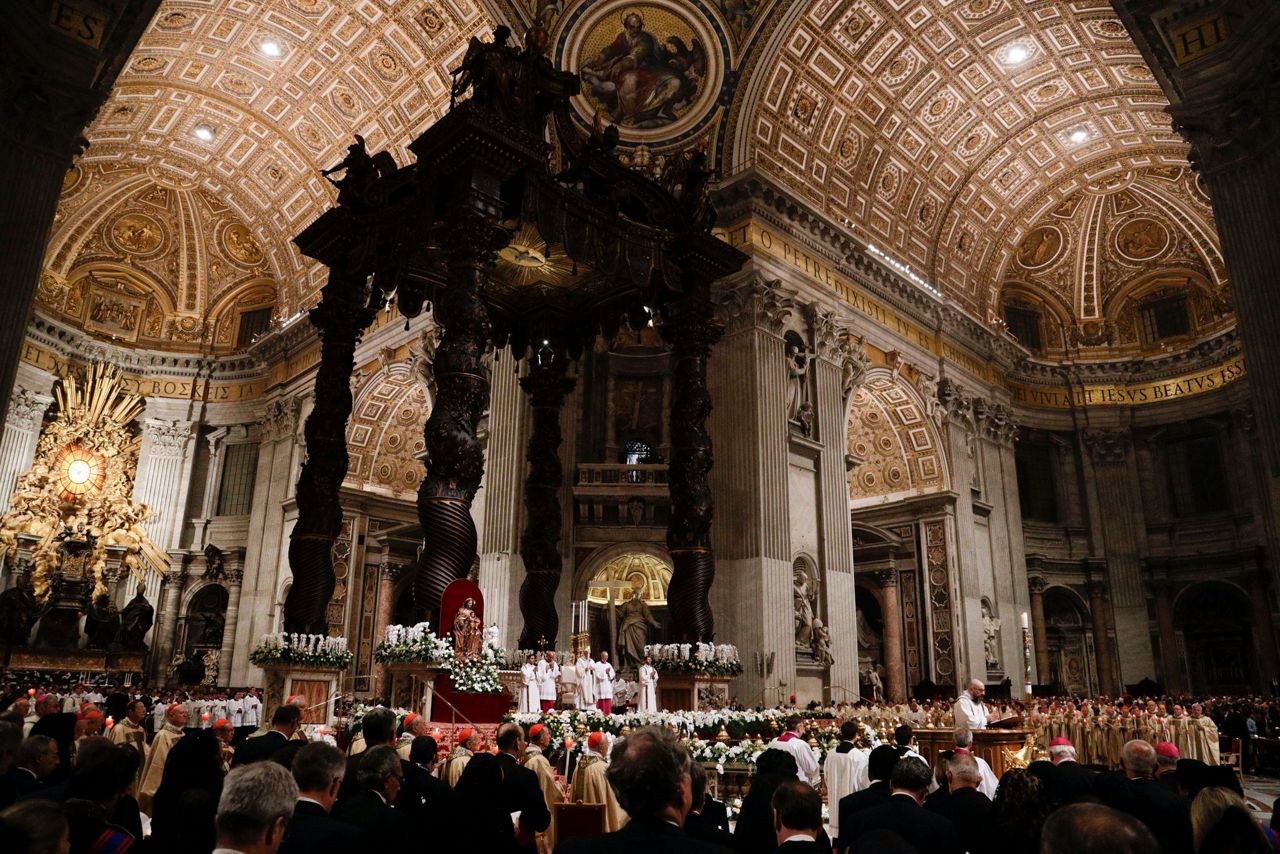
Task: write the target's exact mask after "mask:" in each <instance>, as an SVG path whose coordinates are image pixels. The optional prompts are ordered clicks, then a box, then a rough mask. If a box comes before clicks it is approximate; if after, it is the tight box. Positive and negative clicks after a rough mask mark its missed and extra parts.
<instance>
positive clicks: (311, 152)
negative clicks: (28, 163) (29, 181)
mask: <svg viewBox="0 0 1280 854" xmlns="http://www.w3.org/2000/svg"><path fill="white" fill-rule="evenodd" d="M490 29H491V25H490V22H489V18H488V16H486V15H485V14H483V13H482V11H481V9H480V7H479V5H478V4H477V3H476V2H473V0H441V2H431V3H425V2H404V0H287V2H286V0H166V2H165V3H164V4H163V5H162V6H161V8H160V11H159V12H158V13H157V15H156V18H155V20H154V21H153V22H152V24H151V27H150V29H149V30H148V32H147V33H146V35H145V36H144V37H143V38H142V40H141V42H139V44H138V46H137V48H136V49H135V51H134V53H133V55H132V57H131V58H130V60H129V63H128V65H127V67H126V70H125V71H124V72H123V73H122V74H121V75H120V78H119V81H118V82H117V84H116V87H115V90H114V92H113V93H112V96H111V98H110V100H109V101H108V102H107V104H106V105H105V106H104V107H103V108H102V110H101V112H100V113H99V115H98V118H97V120H96V121H95V122H94V123H93V125H92V126H91V127H90V128H89V130H88V133H87V137H88V139H89V140H90V147H89V149H88V150H87V151H86V153H85V154H84V156H83V157H82V158H81V159H80V161H79V163H80V165H81V166H82V167H83V168H85V169H93V168H114V167H118V166H123V165H127V166H129V167H131V168H135V169H143V168H145V169H148V170H151V171H152V173H153V174H155V175H156V176H157V177H158V178H159V179H160V180H162V181H163V180H165V179H166V176H172V178H173V179H174V180H176V181H178V182H182V183H191V184H194V185H197V186H199V187H200V188H201V189H202V190H203V191H205V192H207V193H209V194H211V195H212V196H214V197H216V198H217V199H218V200H219V201H220V202H221V203H222V204H223V205H225V206H226V207H227V208H228V209H229V210H230V211H232V212H233V213H234V214H235V216H237V217H238V218H239V220H240V221H242V222H243V223H244V224H245V225H246V226H247V228H248V229H249V230H250V232H251V234H252V236H253V238H254V240H255V241H256V242H257V243H258V244H259V245H260V246H261V247H263V251H264V254H265V258H264V264H265V269H266V271H267V272H268V274H269V275H270V276H271V277H272V278H273V279H275V280H276V282H278V284H279V288H280V304H281V310H282V312H284V313H292V312H294V311H296V310H298V309H299V308H301V307H303V306H305V305H306V304H307V303H308V302H309V300H310V299H311V298H312V297H313V295H314V294H315V292H316V291H317V289H318V288H319V286H320V285H321V284H322V283H323V271H321V270H320V269H318V268H317V267H316V266H315V265H314V264H311V263H310V262H308V261H306V260H305V259H303V258H302V257H301V256H300V255H299V254H298V253H297V251H296V250H295V249H294V247H293V245H292V243H291V242H290V241H291V239H292V238H293V237H294V235H296V234H297V233H298V232H300V231H301V230H302V229H303V228H304V227H305V226H306V225H307V224H309V223H310V222H311V221H312V220H314V219H315V218H316V217H317V216H319V215H320V214H321V213H322V212H323V211H324V210H326V209H327V208H328V207H329V206H330V205H331V204H332V201H333V197H334V193H333V191H332V189H331V188H330V186H329V185H328V184H327V183H326V182H325V181H324V180H323V179H322V178H321V177H320V174H319V172H320V170H321V169H323V168H325V167H328V166H332V165H333V164H334V163H337V162H338V161H339V160H341V159H342V156H343V153H344V152H345V150H346V146H347V145H348V144H349V143H350V141H351V135H352V134H353V133H359V134H362V135H363V136H364V137H365V139H366V140H368V143H369V147H370V149H371V150H379V149H383V148H387V149H390V150H391V152H392V153H393V154H394V156H395V157H396V158H397V159H398V160H399V161H400V162H401V163H404V162H407V160H408V159H409V158H408V157H407V155H406V150H405V147H404V146H405V145H406V144H407V143H408V142H409V141H411V140H412V139H413V138H414V137H415V136H416V135H417V134H419V133H420V132H421V131H422V130H423V129H424V128H426V127H427V126H429V125H430V124H431V123H432V122H434V121H435V120H436V119H437V118H439V117H440V115H441V114H442V113H443V111H444V110H445V109H446V108H447V106H448V103H449V81H450V77H449V69H450V68H451V67H454V66H456V65H457V63H458V62H459V61H460V60H461V58H462V54H463V53H464V52H465V50H466V44H467V40H468V39H469V38H470V37H471V36H473V35H477V34H485V33H488V32H489V31H490ZM272 54H276V55H272ZM210 133H211V134H212V138H211V139H208V140H205V139H201V138H200V136H206V137H207V136H209V134H210Z"/></svg>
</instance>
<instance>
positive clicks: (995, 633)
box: [982, 602, 1000, 670]
mask: <svg viewBox="0 0 1280 854" xmlns="http://www.w3.org/2000/svg"><path fill="white" fill-rule="evenodd" d="M982 648H983V651H984V652H985V657H986V659H987V670H999V669H1000V620H999V618H997V617H994V616H992V615H991V607H990V606H989V605H987V603H986V602H983V603H982Z"/></svg>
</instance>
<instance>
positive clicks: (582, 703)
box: [573, 649, 599, 712]
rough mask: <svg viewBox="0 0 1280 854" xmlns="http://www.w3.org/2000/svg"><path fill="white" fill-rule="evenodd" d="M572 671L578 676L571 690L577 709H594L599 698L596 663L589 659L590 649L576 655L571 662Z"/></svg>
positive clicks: (583, 710)
mask: <svg viewBox="0 0 1280 854" xmlns="http://www.w3.org/2000/svg"><path fill="white" fill-rule="evenodd" d="M573 672H574V673H575V674H576V675H577V677H578V684H577V687H576V688H575V689H574V692H573V699H574V703H575V704H576V705H577V707H578V711H581V712H585V711H586V710H587V709H594V708H595V707H596V700H597V699H599V698H598V697H597V695H596V663H595V662H594V661H592V660H591V650H589V649H586V650H583V652H582V654H581V655H579V656H578V660H577V661H575V662H574V664H573Z"/></svg>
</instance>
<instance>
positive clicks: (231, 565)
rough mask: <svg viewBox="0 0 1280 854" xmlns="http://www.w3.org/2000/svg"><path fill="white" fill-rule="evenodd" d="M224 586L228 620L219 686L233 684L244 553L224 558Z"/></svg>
mask: <svg viewBox="0 0 1280 854" xmlns="http://www.w3.org/2000/svg"><path fill="white" fill-rule="evenodd" d="M224 560H225V561H226V563H225V564H224V569H223V575H222V585H223V586H224V587H226V588H227V619H226V622H225V623H223V629H222V649H221V650H220V651H219V653H218V684H219V685H222V686H229V685H232V684H236V683H233V682H232V681H231V675H232V673H233V672H234V671H233V669H232V668H233V667H234V666H235V657H236V640H237V638H236V636H237V635H238V634H239V633H240V585H241V582H243V580H244V553H243V552H242V551H237V552H235V553H234V554H227V555H226V556H225V558H224Z"/></svg>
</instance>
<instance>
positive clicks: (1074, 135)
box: [1071, 128, 1089, 145]
mask: <svg viewBox="0 0 1280 854" xmlns="http://www.w3.org/2000/svg"><path fill="white" fill-rule="evenodd" d="M1088 138H1089V132H1088V131H1087V130H1085V129H1084V128H1076V129H1075V130H1073V131H1072V132H1071V141H1072V142H1073V143H1075V144H1076V145H1079V144H1080V143H1082V142H1084V141H1085V140H1086V139H1088Z"/></svg>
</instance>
